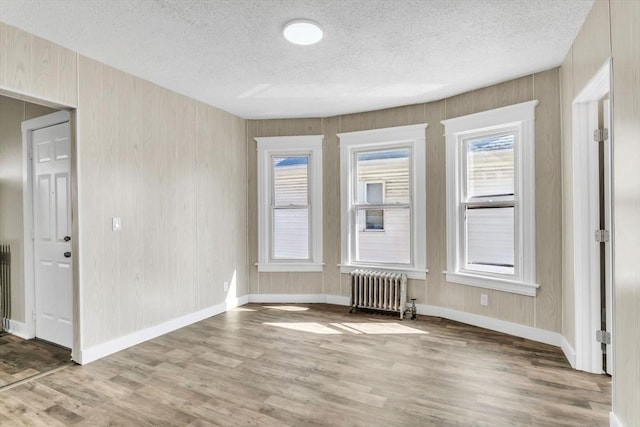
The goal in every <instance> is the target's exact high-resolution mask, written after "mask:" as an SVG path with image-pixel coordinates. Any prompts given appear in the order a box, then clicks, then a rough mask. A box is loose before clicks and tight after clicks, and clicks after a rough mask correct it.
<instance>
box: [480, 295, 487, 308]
mask: <svg viewBox="0 0 640 427" xmlns="http://www.w3.org/2000/svg"><path fill="white" fill-rule="evenodd" d="M480 305H484V306H485V307H486V306H488V305H489V295H487V294H481V295H480Z"/></svg>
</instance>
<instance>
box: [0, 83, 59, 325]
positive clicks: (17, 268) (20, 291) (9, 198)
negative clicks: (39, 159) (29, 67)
mask: <svg viewBox="0 0 640 427" xmlns="http://www.w3.org/2000/svg"><path fill="white" fill-rule="evenodd" d="M54 111H55V110H53V109H51V108H48V107H43V106H41V105H37V104H32V103H29V102H24V101H21V100H17V99H13V98H8V97H4V96H1V95H0V242H2V243H3V244H9V245H10V246H11V318H12V319H13V320H16V321H18V322H24V321H25V312H24V298H25V296H24V295H25V292H24V236H23V235H24V229H23V225H24V222H23V213H22V190H23V185H22V183H23V179H24V177H23V174H22V167H23V162H24V159H23V158H22V131H21V124H22V122H23V121H24V120H29V119H32V118H34V117H39V116H44V115H45V114H49V113H53V112H54Z"/></svg>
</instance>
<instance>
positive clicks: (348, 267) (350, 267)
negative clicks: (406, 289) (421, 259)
mask: <svg viewBox="0 0 640 427" xmlns="http://www.w3.org/2000/svg"><path fill="white" fill-rule="evenodd" d="M338 267H340V273H347V274H348V273H351V272H352V271H354V270H358V269H361V270H368V269H370V270H376V271H388V272H390V273H406V274H407V279H417V280H427V273H428V272H429V270H426V269H425V270H420V269H417V268H411V267H383V266H380V265H366V264H365V265H362V264H361V265H358V264H338Z"/></svg>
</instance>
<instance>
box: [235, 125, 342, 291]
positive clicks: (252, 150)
mask: <svg viewBox="0 0 640 427" xmlns="http://www.w3.org/2000/svg"><path fill="white" fill-rule="evenodd" d="M322 122H323V120H322V119H278V120H252V121H249V125H248V131H247V142H246V146H247V149H248V155H247V157H248V160H247V182H248V184H249V189H248V197H249V201H248V204H249V206H251V207H252V208H250V211H251V212H249V217H248V218H249V223H248V231H249V233H248V245H249V249H248V250H249V260H248V262H249V280H250V284H249V289H250V293H262V294H321V293H323V287H324V278H323V274H322V273H286V272H285V273H271V272H258V269H257V266H256V265H255V264H256V263H257V262H258V249H257V248H258V217H257V214H258V192H257V168H258V163H257V162H258V160H257V159H258V158H257V153H256V149H257V143H256V141H255V140H254V138H255V137H257V136H261V137H263V136H295V135H320V134H322ZM325 145H326V139H325V141H324V142H323V155H322V158H323V165H326V164H327V160H326V159H327V157H326V155H325V153H324V146H325ZM323 167H324V166H323ZM323 175H324V174H323ZM323 180H324V178H323ZM324 192H325V190H324V189H323V193H324ZM323 203H326V201H323ZM325 216H326V215H325ZM323 228H324V230H326V229H327V228H326V225H324V222H323ZM323 233H324V231H323ZM323 237H324V236H323ZM323 246H324V247H325V254H326V243H325V242H324V240H323ZM325 256H326V255H325ZM323 261H324V262H325V264H326V262H327V261H326V260H323ZM334 265H335V264H334ZM330 268H333V267H331V266H330Z"/></svg>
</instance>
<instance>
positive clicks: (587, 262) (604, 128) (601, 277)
mask: <svg viewBox="0 0 640 427" xmlns="http://www.w3.org/2000/svg"><path fill="white" fill-rule="evenodd" d="M610 94H611V61H610V60H608V61H607V62H606V63H605V64H604V65H603V66H602V67H601V68H600V70H599V71H598V72H597V73H596V74H595V75H594V77H593V78H592V79H591V81H590V82H589V83H588V84H587V85H586V86H585V88H584V89H583V90H582V91H581V92H580V94H578V96H577V97H576V98H575V99H574V101H573V156H574V157H573V198H574V223H573V234H574V259H573V270H574V279H575V282H574V286H575V324H576V369H579V370H583V371H587V372H592V373H608V374H611V373H612V372H613V345H612V341H613V339H614V336H613V330H614V329H613V326H614V325H613V310H614V307H613V300H612V296H613V271H612V267H613V262H612V260H613V252H612V247H613V242H612V240H613V223H612V220H611V218H612V202H611V200H612V197H611V196H612V195H611V188H612V186H611V177H612V170H611V150H612V140H613V132H612V129H611V126H610V124H611V102H610V101H611V100H610Z"/></svg>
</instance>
